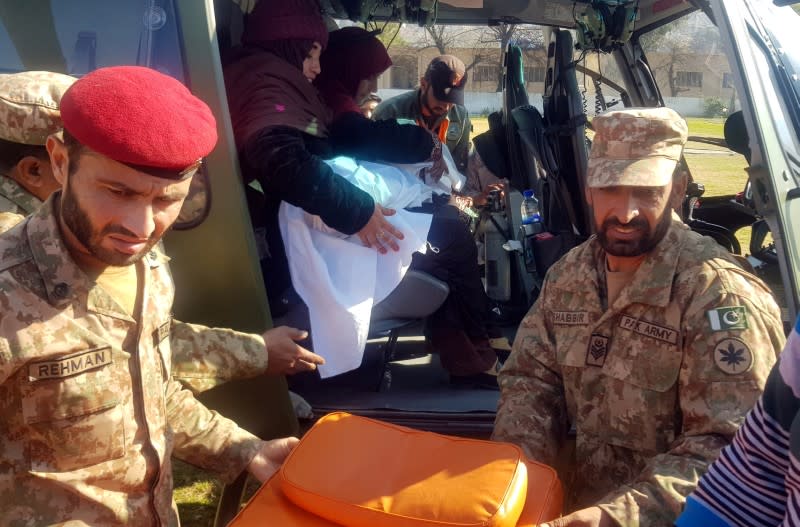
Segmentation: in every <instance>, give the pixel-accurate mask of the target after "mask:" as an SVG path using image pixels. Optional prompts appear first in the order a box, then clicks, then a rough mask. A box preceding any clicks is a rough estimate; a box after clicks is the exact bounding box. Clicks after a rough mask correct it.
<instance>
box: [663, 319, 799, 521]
mask: <svg viewBox="0 0 800 527" xmlns="http://www.w3.org/2000/svg"><path fill="white" fill-rule="evenodd" d="M798 371H800V318H798V319H797V323H796V325H795V328H794V331H792V332H791V333H790V335H789V339H788V340H787V342H786V347H785V348H784V350H783V352H782V353H781V356H780V363H779V365H776V366H775V367H773V368H772V371H771V372H770V375H769V379H768V380H767V386H766V388H765V389H764V394H763V395H762V396H761V399H760V400H759V401H758V403H757V404H756V406H755V408H753V409H752V410H751V411H750V413H749V414H748V415H747V419H745V422H744V425H743V426H742V427H741V428H740V429H739V431H738V432H736V437H734V439H733V443H731V444H730V445H729V446H727V447H725V449H724V450H723V451H722V454H720V456H719V458H718V459H717V460H716V461H715V462H714V463H713V464H712V465H711V467H710V468H709V470H708V472H707V473H706V475H705V476H703V479H701V480H700V484H699V485H698V487H697V490H696V491H695V492H694V493H693V494H692V495H691V496H689V498H688V499H687V500H686V508H685V509H684V511H683V514H681V516H680V518H678V521H677V522H676V523H675V524H676V525H677V526H678V527H711V526H714V525H729V524H730V525H778V524H779V523H780V522H781V521H782V520H783V518H784V517H785V515H786V514H787V509H788V508H790V507H791V506H792V505H790V500H788V494H789V491H788V489H787V484H786V483H787V481H790V480H792V481H797V479H796V476H795V477H794V478H792V477H791V476H789V474H790V472H792V471H793V470H794V469H793V467H797V466H800V464H798V461H797V459H796V458H792V455H791V449H790V437H791V430H792V427H793V423H794V422H795V421H797V419H798V412H800V378H798V376H797V374H796V372H798ZM795 472H796V471H795ZM791 503H794V508H795V509H797V501H796V500H791ZM798 513H800V510H793V511H792V514H798ZM714 522H716V523H714Z"/></svg>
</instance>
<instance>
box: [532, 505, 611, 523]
mask: <svg viewBox="0 0 800 527" xmlns="http://www.w3.org/2000/svg"><path fill="white" fill-rule="evenodd" d="M615 526H616V522H615V521H614V520H612V519H611V516H609V515H608V514H606V513H605V512H604V511H603V509H601V508H600V507H589V508H588V509H581V510H579V511H575V512H573V513H572V514H570V515H568V516H564V517H562V518H559V519H557V520H553V521H551V522H547V523H542V524H540V525H539V527H615Z"/></svg>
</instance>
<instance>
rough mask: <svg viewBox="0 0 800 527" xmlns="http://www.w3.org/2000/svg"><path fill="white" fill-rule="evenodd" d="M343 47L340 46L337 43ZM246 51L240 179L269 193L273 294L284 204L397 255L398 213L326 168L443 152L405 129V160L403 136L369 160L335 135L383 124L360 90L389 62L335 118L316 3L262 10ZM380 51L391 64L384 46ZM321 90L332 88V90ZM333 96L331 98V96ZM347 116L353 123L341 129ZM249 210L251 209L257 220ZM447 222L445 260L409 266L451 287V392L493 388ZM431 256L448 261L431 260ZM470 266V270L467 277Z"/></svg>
mask: <svg viewBox="0 0 800 527" xmlns="http://www.w3.org/2000/svg"><path fill="white" fill-rule="evenodd" d="M335 33H338V32H335ZM347 33H351V32H350V31H349V32H347ZM338 38H339V37H338V36H336V37H334V42H338ZM371 38H374V37H371ZM242 42H243V46H242V47H241V48H240V49H238V50H236V53H235V55H234V56H233V57H232V59H231V60H229V61H228V62H229V63H228V65H227V66H226V68H225V84H226V89H227V93H228V103H229V107H230V112H231V120H232V123H233V127H234V135H235V139H236V146H237V149H238V152H239V160H240V163H241V168H242V174H243V176H244V178H245V180H246V182H251V181H253V180H257V181H258V182H259V184H260V185H261V188H262V190H263V203H260V204H256V208H258V209H260V210H264V217H263V218H262V222H263V225H264V227H265V228H266V230H267V242H268V244H269V252H270V255H271V258H270V259H269V261H270V264H269V265H267V266H266V268H265V269H264V271H265V275H266V278H267V279H268V281H269V285H270V290H272V291H276V290H278V291H282V290H283V289H284V288H288V286H289V285H290V284H291V281H290V278H289V273H288V266H287V264H286V258H285V253H284V247H283V242H282V240H281V237H280V232H279V229H278V225H277V224H278V221H277V211H278V207H279V205H280V202H281V201H286V202H288V203H290V204H292V205H295V206H297V207H299V208H301V209H303V210H305V211H306V212H308V213H310V214H315V215H318V216H320V217H321V218H322V220H323V221H324V222H325V224H326V225H328V226H329V227H331V228H333V229H335V230H337V231H339V232H342V233H344V234H356V233H357V234H358V236H359V237H360V238H361V240H362V242H363V243H364V244H365V245H367V246H370V247H374V248H376V249H377V250H378V251H380V252H381V253H385V252H386V251H387V250H388V249H392V250H397V249H398V246H397V244H396V242H395V241H394V240H395V239H396V238H397V239H402V233H400V232H399V231H397V230H396V229H395V228H394V227H393V226H392V225H391V223H389V222H388V221H387V220H386V219H385V217H384V216H386V215H392V214H394V211H392V210H389V209H385V208H383V207H381V206H380V205H379V204H377V203H375V202H374V201H373V200H372V198H371V197H370V196H369V195H368V194H367V193H366V192H364V191H362V190H360V189H359V188H357V187H355V186H354V185H352V184H351V183H349V182H348V181H346V180H345V179H344V178H341V177H339V176H337V175H336V174H334V172H333V171H332V170H331V168H330V167H329V166H328V165H326V164H325V163H324V162H323V161H322V159H325V158H329V157H333V156H334V155H350V156H353V157H358V158H361V159H370V160H375V161H377V160H383V161H399V162H415V161H424V160H426V159H430V158H431V157H432V153H434V151H435V150H436V148H437V144H438V142H436V141H435V140H433V139H431V138H430V134H428V133H427V132H425V131H424V130H421V129H418V127H411V126H406V127H405V128H402V129H399V130H400V131H401V132H402V133H403V137H405V138H407V139H404V140H407V141H408V142H409V145H410V148H408V149H407V151H406V153H405V154H403V156H401V157H394V155H396V154H394V155H393V152H392V151H393V150H399V149H398V148H397V145H398V144H399V143H398V139H397V136H394V137H393V138H392V139H391V142H390V144H391V145H392V148H387V145H386V144H383V143H382V142H381V141H379V140H377V139H375V140H372V141H370V144H371V145H372V146H371V148H373V149H374V150H371V151H370V150H369V148H370V147H365V146H364V145H365V144H366V142H367V141H366V140H365V141H364V143H359V144H350V145H348V144H347V141H346V138H345V137H344V134H339V133H336V135H335V137H334V135H333V133H334V131H335V130H338V129H340V128H339V127H341V126H343V125H347V126H353V125H348V124H347V123H348V120H349V115H345V114H350V113H353V114H356V115H358V117H359V118H360V121H358V122H357V123H356V124H355V126H356V127H362V126H365V123H366V126H368V127H373V126H374V125H375V124H376V123H373V122H371V121H369V120H367V119H366V118H364V117H363V116H362V115H361V114H360V109H359V107H358V105H357V104H356V103H355V97H356V95H357V92H358V91H359V87H361V86H362V83H361V81H362V80H369V79H370V78H371V77H373V76H375V77H376V76H377V75H378V74H379V73H380V72H382V71H384V70H385V69H386V68H387V67H388V65H390V64H391V61H388V60H386V61H383V62H382V63H381V64H379V68H382V69H380V71H370V72H368V74H367V75H364V76H363V77H361V75H362V73H363V72H360V71H357V70H354V71H353V73H352V74H351V75H350V76H349V81H352V80H353V79H355V78H358V77H361V78H359V79H358V82H357V83H356V89H355V90H352V87H353V86H352V83H350V82H348V85H349V86H350V87H349V88H348V87H347V86H345V84H344V83H340V85H341V87H342V89H343V90H344V91H340V90H339V88H337V92H338V93H340V94H341V95H346V96H347V97H344V98H342V99H341V100H335V99H334V101H335V102H333V103H332V105H333V107H334V110H333V111H331V109H329V108H328V107H327V106H326V105H325V103H324V102H323V100H322V99H321V98H320V96H319V94H318V92H317V91H316V89H315V87H314V85H313V84H311V82H312V81H314V80H315V79H316V78H317V76H318V75H319V74H320V65H319V56H320V53H321V52H324V50H325V48H326V45H328V34H327V31H326V28H325V24H324V22H323V19H322V16H321V15H320V11H319V7H318V5H317V4H316V2H315V0H282V1H281V2H266V1H263V2H260V3H259V4H258V5H257V6H256V8H255V10H254V11H253V13H252V14H251V15H250V16H249V19H248V23H247V25H246V27H245V31H244V34H243V36H242ZM379 44H380V43H379ZM372 49H374V48H372ZM381 49H382V50H383V54H385V53H386V51H385V49H384V48H383V46H382V45H381ZM351 58H352V57H351ZM385 58H386V59H388V56H386V57H385ZM323 60H327V59H323ZM354 62H357V61H354ZM369 64H370V65H372V64H373V62H369ZM331 81H332V79H331ZM324 84H325V85H326V86H328V82H325V83H324ZM331 84H334V83H333V82H331ZM373 85H374V83H373ZM326 93H330V94H332V93H334V92H333V91H332V92H328V91H327V90H326ZM351 102H352V106H351V105H350V103H351ZM351 110H352V111H351ZM334 116H336V117H335V119H334ZM343 116H344V117H345V118H346V119H344V120H342V117H343ZM395 126H400V125H395ZM344 129H345V130H347V127H345V128H344ZM373 130H376V128H373ZM397 130H398V129H396V130H395V131H397ZM420 132H422V133H420ZM367 135H371V134H370V133H367ZM376 136H377V134H376ZM365 148H367V150H364V149H365ZM438 149H439V151H440V149H441V145H440V144H439V145H438ZM440 155H441V154H440ZM252 207H253V204H251V210H252ZM441 216H442V214H436V215H435V217H434V221H433V222H432V225H431V230H430V233H429V236H428V240H429V242H430V243H431V245H433V246H435V247H437V248H438V249H439V251H438V253H434V252H433V251H428V253H426V254H425V255H423V254H420V253H415V254H414V258H413V261H412V268H416V269H419V270H421V271H427V272H430V273H431V274H433V275H434V276H437V277H439V278H441V279H442V280H444V281H446V282H447V283H448V285H449V286H450V291H451V294H450V297H448V300H447V301H446V303H445V307H444V308H443V309H440V311H439V312H437V313H436V315H435V316H434V317H433V318H434V321H435V322H434V323H433V324H432V325H431V326H432V329H431V332H430V333H431V335H430V337H431V340H432V343H433V345H434V346H435V347H436V348H437V349H438V350H439V352H440V354H441V359H442V363H443V365H444V366H445V368H447V369H448V370H449V371H450V373H451V377H452V379H453V382H455V383H461V384H466V385H474V386H481V387H495V388H496V378H495V377H494V376H493V375H492V374H493V373H495V370H496V368H497V357H496V354H495V352H494V350H493V349H492V348H491V347H490V346H489V342H488V338H487V337H486V329H485V322H484V320H483V317H484V316H485V314H486V303H485V294H484V293H483V289H482V285H481V282H480V276H479V274H478V271H477V266H476V264H475V262H476V253H475V247H474V244H473V243H472V241H471V237H470V235H469V232H468V231H467V230H466V228H465V226H464V224H462V223H460V221H459V220H458V218H457V212H456V214H455V217H454V218H444V219H443V220H439V217H441ZM454 221H455V222H458V223H459V225H456V224H455V223H454ZM467 241H469V244H468V247H469V248H471V252H467V253H466V255H459V254H457V253H458V251H457V250H453V249H457V248H460V247H462V246H463V247H464V248H467V244H466V242H467ZM467 250H469V249H467ZM433 255H435V256H437V257H438V256H440V255H441V257H438V258H432V256H433ZM465 262H470V264H471V266H467V267H468V268H467V269H463V267H464V263H465ZM473 271H474V272H473ZM478 292H479V293H480V295H479V294H477V293H478ZM465 295H466V296H467V298H465ZM275 304H276V303H275V302H271V307H278V306H275Z"/></svg>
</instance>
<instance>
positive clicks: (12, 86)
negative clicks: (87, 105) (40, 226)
mask: <svg viewBox="0 0 800 527" xmlns="http://www.w3.org/2000/svg"><path fill="white" fill-rule="evenodd" d="M73 82H75V78H74V77H70V76H69V75H62V74H61V73H52V72H49V71H26V72H22V73H12V74H0V232H3V231H6V230H8V229H9V228H11V227H12V226H14V225H16V224H17V223H19V222H20V221H22V219H23V218H24V217H25V216H27V215H28V214H30V213H32V212H33V211H34V210H36V209H37V208H39V206H40V205H41V204H42V202H43V201H44V200H45V199H47V197H48V196H49V195H50V194H51V193H52V192H54V191H55V190H57V189H58V188H60V185H59V184H58V181H56V180H55V178H54V177H53V171H52V170H51V168H50V159H49V158H48V156H47V150H46V149H45V147H44V145H45V142H46V141H47V136H49V135H50V134H53V133H56V132H58V131H60V130H61V113H60V112H59V109H58V105H59V102H60V101H61V96H62V95H63V94H64V92H65V91H66V90H67V88H69V87H70V86H71V85H72V83H73Z"/></svg>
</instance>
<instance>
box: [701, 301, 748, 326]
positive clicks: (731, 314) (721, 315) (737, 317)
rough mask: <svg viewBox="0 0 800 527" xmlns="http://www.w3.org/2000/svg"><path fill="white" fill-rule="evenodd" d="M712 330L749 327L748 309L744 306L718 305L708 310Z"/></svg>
mask: <svg viewBox="0 0 800 527" xmlns="http://www.w3.org/2000/svg"><path fill="white" fill-rule="evenodd" d="M706 316H708V322H709V324H711V329H712V331H728V330H730V329H747V327H748V326H747V311H746V310H745V308H744V306H730V307H718V308H717V309H710V310H708V311H706Z"/></svg>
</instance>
